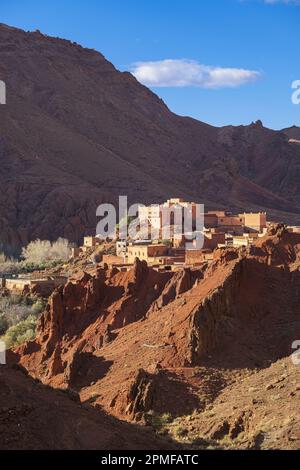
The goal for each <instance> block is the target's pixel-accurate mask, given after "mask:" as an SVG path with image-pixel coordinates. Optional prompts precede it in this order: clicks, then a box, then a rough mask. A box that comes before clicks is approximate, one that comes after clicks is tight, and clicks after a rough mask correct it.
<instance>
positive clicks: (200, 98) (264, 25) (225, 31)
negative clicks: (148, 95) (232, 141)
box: [0, 0, 300, 129]
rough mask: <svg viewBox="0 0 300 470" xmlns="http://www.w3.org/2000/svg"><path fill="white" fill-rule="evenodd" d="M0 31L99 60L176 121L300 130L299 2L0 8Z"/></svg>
mask: <svg viewBox="0 0 300 470" xmlns="http://www.w3.org/2000/svg"><path fill="white" fill-rule="evenodd" d="M0 22H2V23H7V24H10V25H12V26H17V27H20V28H23V29H25V30H35V29H40V30H41V31H42V32H44V33H46V34H49V35H53V36H59V37H64V38H67V39H71V40H73V41H76V42H78V43H80V44H82V45H83V46H87V47H92V48H95V49H97V50H99V51H101V52H102V53H103V54H104V55H105V56H106V58H107V59H109V60H110V61H111V62H113V63H114V65H115V66H116V67H117V68H118V69H120V70H130V71H133V72H135V73H136V76H137V77H138V78H139V79H140V80H142V81H143V82H144V83H146V84H147V85H150V86H151V89H152V90H153V91H155V93H157V94H158V95H159V96H160V97H161V98H162V99H163V100H164V101H165V102H166V103H167V105H168V106H169V108H170V109H171V110H172V111H174V112H176V113H178V114H182V115H189V116H192V117H195V118H196V119H200V120H202V121H205V122H208V123H210V124H214V125H218V126H221V125H227V124H234V125H238V124H248V123H250V122H251V121H255V120H257V119H261V120H262V121H263V123H264V125H265V126H267V127H271V128H276V129H279V128H283V127H288V126H291V125H293V124H296V125H300V105H299V106H296V105H294V104H292V101H291V95H292V89H291V84H292V82H293V81H294V80H300V67H299V43H300V42H299V24H300V1H297V0H85V1H83V0H73V1H71V0H60V1H59V0H51V1H50V0H44V1H43V2H41V1H40V0H26V1H24V0H1V10H0ZM297 46H298V47H297Z"/></svg>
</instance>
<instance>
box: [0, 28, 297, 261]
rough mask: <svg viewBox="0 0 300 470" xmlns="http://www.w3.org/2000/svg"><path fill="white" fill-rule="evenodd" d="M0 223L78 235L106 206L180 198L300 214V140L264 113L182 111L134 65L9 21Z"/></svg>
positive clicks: (0, 32)
mask: <svg viewBox="0 0 300 470" xmlns="http://www.w3.org/2000/svg"><path fill="white" fill-rule="evenodd" d="M0 53H1V63H0V79H1V80H4V81H5V83H6V87H7V104H6V105H4V106H1V107H0V113H1V115H2V116H3V117H2V124H1V129H0V162H1V168H2V170H1V171H0V233H1V240H0V243H2V245H3V247H4V248H5V249H6V251H8V252H9V251H14V248H15V247H19V246H20V245H23V244H25V243H27V242H28V241H29V240H32V239H35V238H37V237H39V238H49V239H54V238H57V237H58V236H65V237H67V238H69V239H70V240H71V241H75V242H78V241H79V240H80V239H81V237H82V236H83V234H84V233H86V232H87V231H88V232H92V231H93V230H95V227H96V216H95V213H96V207H97V206H98V205H99V204H100V203H102V202H104V201H105V202H115V201H116V200H117V197H118V196H119V195H123V194H125V195H128V199H129V202H130V203H132V202H141V203H153V202H160V201H163V200H164V199H166V198H168V197H171V196H174V195H176V196H180V197H184V198H187V199H193V200H195V201H198V202H201V203H204V204H205V205H206V207H207V208H208V209H217V208H228V209H229V210H233V211H242V210H267V211H268V212H269V213H270V215H271V217H273V218H274V219H280V220H285V221H289V222H291V223H298V222H299V223H300V194H299V191H298V181H299V179H300V148H299V147H297V146H296V145H292V144H291V143H289V138H290V137H289V130H288V129H285V130H283V131H273V130H270V129H266V128H264V127H263V126H262V124H261V122H256V123H252V124H251V125H249V126H238V127H234V126H225V127H221V128H216V127H214V126H211V125H209V124H205V123H202V122H200V121H197V120H195V119H193V118H190V117H181V116H177V115H176V114H174V113H172V112H171V111H170V110H169V109H168V107H167V106H166V105H165V103H163V101H162V100H161V99H160V98H159V97H158V96H157V95H155V94H154V93H153V92H152V91H150V90H149V89H148V88H146V87H145V86H143V85H141V84H140V83H139V82H138V81H137V80H136V79H135V78H134V77H133V76H132V75H131V74H130V73H129V72H119V71H117V69H116V68H115V67H114V66H113V65H112V64H111V63H110V62H108V61H107V60H106V59H105V57H104V56H103V55H102V54H101V53H99V52H97V51H95V50H92V49H87V48H83V47H81V46H80V45H78V44H77V43H74V42H71V41H68V40H65V39H60V38H53V37H50V36H46V35H43V34H42V33H40V32H39V31H35V32H24V31H22V30H21V29H15V28H12V27H9V26H6V25H1V24H0Z"/></svg>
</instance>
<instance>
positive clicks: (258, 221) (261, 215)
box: [239, 212, 267, 233]
mask: <svg viewBox="0 0 300 470" xmlns="http://www.w3.org/2000/svg"><path fill="white" fill-rule="evenodd" d="M239 216H240V217H241V218H242V219H243V223H244V227H245V230H248V231H250V232H259V233H262V232H263V231H264V230H265V229H266V228H267V214H266V212H256V213H252V212H249V213H247V212H244V214H240V215H239Z"/></svg>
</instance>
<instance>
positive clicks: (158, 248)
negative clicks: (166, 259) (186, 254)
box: [126, 243, 169, 264]
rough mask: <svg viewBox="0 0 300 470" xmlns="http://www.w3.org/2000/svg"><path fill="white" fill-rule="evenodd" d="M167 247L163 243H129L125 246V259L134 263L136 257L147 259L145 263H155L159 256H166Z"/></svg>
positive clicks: (142, 259)
mask: <svg viewBox="0 0 300 470" xmlns="http://www.w3.org/2000/svg"><path fill="white" fill-rule="evenodd" d="M168 252H169V248H168V246H166V245H163V244H159V245H158V244H157V245H152V244H137V243H136V244H130V245H128V247H127V253H126V259H127V263H129V264H131V263H134V261H135V259H136V258H139V259H140V260H141V261H147V263H156V262H159V261H160V258H161V257H163V256H167V255H168Z"/></svg>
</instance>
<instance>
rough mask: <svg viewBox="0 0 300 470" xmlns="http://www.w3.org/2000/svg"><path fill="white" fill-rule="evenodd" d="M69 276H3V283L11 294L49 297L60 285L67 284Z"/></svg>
mask: <svg viewBox="0 0 300 470" xmlns="http://www.w3.org/2000/svg"><path fill="white" fill-rule="evenodd" d="M66 282H67V277H65V276H53V277H52V276H51V277H48V278H43V279H30V278H22V277H15V278H6V279H5V278H2V281H1V285H2V287H3V288H5V289H6V290H7V291H9V292H10V293H11V294H22V295H25V294H32V295H37V296H40V297H45V298H46V297H49V296H50V295H51V294H52V292H53V291H54V290H55V289H56V288H57V287H59V286H62V285H65V284H66Z"/></svg>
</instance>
